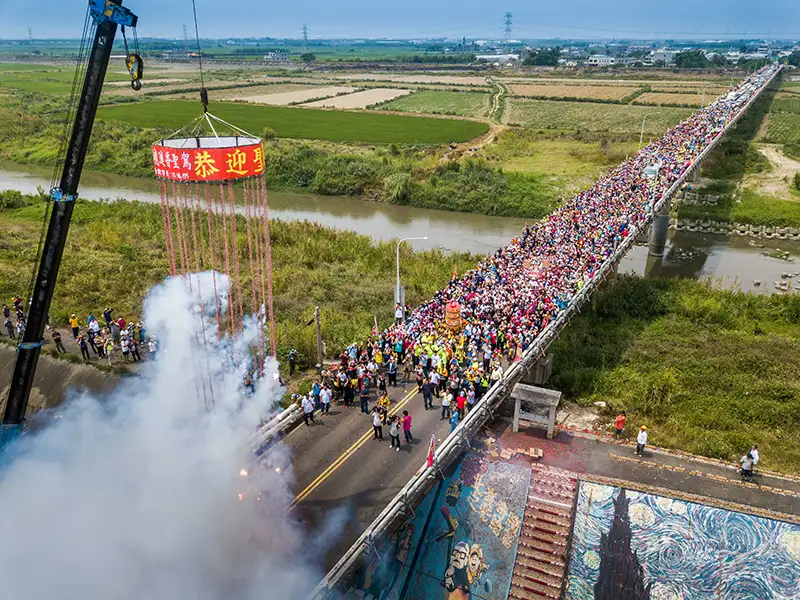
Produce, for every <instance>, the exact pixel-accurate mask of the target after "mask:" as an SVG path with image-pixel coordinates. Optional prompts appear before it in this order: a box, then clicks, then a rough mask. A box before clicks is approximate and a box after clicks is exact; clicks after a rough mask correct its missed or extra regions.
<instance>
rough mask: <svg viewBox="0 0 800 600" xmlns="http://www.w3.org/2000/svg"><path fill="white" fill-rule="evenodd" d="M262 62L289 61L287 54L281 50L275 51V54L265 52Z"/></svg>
mask: <svg viewBox="0 0 800 600" xmlns="http://www.w3.org/2000/svg"><path fill="white" fill-rule="evenodd" d="M264 60H269V61H280V62H283V61H287V60H289V53H288V52H283V51H281V50H277V51H275V52H267V53H266V54H265V55H264Z"/></svg>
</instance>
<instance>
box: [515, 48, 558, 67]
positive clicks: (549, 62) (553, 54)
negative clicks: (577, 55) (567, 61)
mask: <svg viewBox="0 0 800 600" xmlns="http://www.w3.org/2000/svg"><path fill="white" fill-rule="evenodd" d="M560 57H561V47H560V46H556V47H554V48H539V49H538V50H535V51H532V52H531V55H530V56H529V57H528V58H526V59H525V60H524V61H523V62H522V64H523V65H527V66H537V67H555V66H556V65H558V59H559V58H560Z"/></svg>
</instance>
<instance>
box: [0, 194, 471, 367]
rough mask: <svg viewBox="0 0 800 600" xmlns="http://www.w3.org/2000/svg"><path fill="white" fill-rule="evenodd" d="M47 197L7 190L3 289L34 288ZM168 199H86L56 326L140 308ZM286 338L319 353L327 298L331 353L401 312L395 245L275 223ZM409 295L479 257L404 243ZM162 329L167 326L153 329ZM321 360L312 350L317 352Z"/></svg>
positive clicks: (161, 257)
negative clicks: (108, 310) (396, 303)
mask: <svg viewBox="0 0 800 600" xmlns="http://www.w3.org/2000/svg"><path fill="white" fill-rule="evenodd" d="M44 209H45V202H44V200H43V199H41V198H35V197H31V196H23V195H21V194H19V193H18V192H14V191H7V192H0V230H1V231H3V235H2V239H1V240H0V296H2V297H3V298H11V297H13V296H16V295H25V294H27V293H28V289H29V285H30V278H31V272H32V269H33V268H34V262H35V256H36V248H37V245H38V241H39V233H40V230H41V223H42V216H43V212H44ZM162 227H163V226H162V220H161V209H160V207H159V206H154V205H150V204H142V203H138V202H127V201H115V202H107V203H101V202H88V201H78V203H77V204H76V206H75V213H74V216H73V218H72V225H71V228H70V235H69V237H68V239H67V245H66V248H65V250H64V259H63V262H62V264H61V270H60V272H59V277H58V284H57V285H56V290H55V296H54V298H53V303H52V306H51V309H50V320H51V322H52V323H53V324H60V325H65V324H66V323H67V321H68V319H69V315H70V314H72V313H76V314H77V315H79V316H80V317H81V320H83V319H85V318H86V316H87V315H89V314H95V315H97V314H98V313H100V312H102V310H103V308H104V307H105V306H113V307H114V308H115V314H119V315H121V316H125V317H126V318H127V319H130V318H133V317H136V318H138V316H139V315H140V314H141V306H142V299H143V297H144V294H145V293H146V292H147V290H148V289H150V287H152V286H153V285H155V284H157V283H158V282H160V281H162V280H163V279H164V277H165V276H166V275H167V273H168V267H167V255H166V251H165V250H164V237H163V228H162ZM270 232H271V241H272V260H273V269H274V284H275V288H274V289H275V317H276V321H277V334H278V346H279V352H280V353H281V356H284V357H285V356H286V353H287V352H288V350H289V347H290V346H294V347H295V348H297V350H298V352H299V353H300V355H301V362H304V361H305V359H306V357H316V333H315V331H314V328H313V327H306V323H307V322H308V320H309V318H311V316H313V312H314V306H315V305H319V307H320V311H321V315H322V317H321V318H322V333H323V339H324V340H325V343H326V345H327V350H328V353H329V354H330V355H334V354H335V353H336V352H337V351H341V350H343V349H344V348H345V347H346V346H347V345H348V344H350V343H352V342H354V341H356V340H361V339H362V338H363V336H364V334H365V332H368V331H369V330H370V329H371V327H372V324H373V318H374V317H377V319H378V323H379V324H380V325H381V326H385V325H388V323H389V322H391V320H392V318H393V301H392V298H393V294H394V292H393V290H394V283H395V244H394V243H393V242H382V243H372V241H371V240H370V239H369V238H368V237H366V236H362V235H358V234H356V233H353V232H349V231H341V230H335V229H331V228H327V227H323V226H321V225H318V224H315V223H309V222H294V221H292V222H285V221H280V220H275V221H273V222H272V223H271V227H270ZM239 235H240V236H241V240H240V243H239V248H240V251H242V252H243V254H242V256H241V257H240V258H241V268H242V277H243V278H247V277H248V260H247V233H246V230H245V227H244V221H243V219H242V218H241V217H240V218H239ZM401 254H402V263H401V264H402V281H403V285H404V286H405V287H406V294H407V298H408V301H409V302H411V303H412V304H417V303H420V302H422V301H424V300H427V299H428V298H430V297H432V296H433V294H434V293H435V292H436V291H437V290H438V289H440V288H441V287H443V286H444V285H445V284H446V283H447V282H448V281H449V279H450V277H452V274H453V270H457V272H459V273H461V272H463V271H465V270H468V269H470V268H472V267H473V266H474V265H475V263H476V262H477V260H478V257H476V256H472V255H469V254H463V253H451V254H447V255H445V254H444V253H442V252H439V251H427V252H412V251H411V250H410V249H409V248H408V247H407V246H403V247H402V248H401ZM152 333H155V334H158V332H152ZM311 360H313V358H311Z"/></svg>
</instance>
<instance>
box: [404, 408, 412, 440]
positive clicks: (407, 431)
mask: <svg viewBox="0 0 800 600" xmlns="http://www.w3.org/2000/svg"><path fill="white" fill-rule="evenodd" d="M403 437H404V438H405V440H406V444H410V443H411V440H412V439H413V438H412V437H411V415H410V414H408V411H407V410H404V411H403Z"/></svg>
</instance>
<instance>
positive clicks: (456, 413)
mask: <svg viewBox="0 0 800 600" xmlns="http://www.w3.org/2000/svg"><path fill="white" fill-rule="evenodd" d="M775 69H776V66H774V65H769V66H767V67H764V68H763V69H761V70H759V71H757V72H756V73H754V74H753V75H752V76H751V77H750V78H748V79H747V80H746V81H744V82H743V83H741V84H740V85H738V86H736V87H734V88H731V90H729V92H728V93H727V94H726V95H724V96H722V97H721V98H719V99H718V100H716V101H715V102H713V103H712V104H710V105H709V106H708V107H706V108H704V109H702V110H700V111H698V112H697V113H695V114H694V115H693V116H691V117H690V118H688V119H687V120H685V121H683V122H682V123H680V124H678V125H677V126H676V127H674V128H673V129H671V130H670V131H668V132H667V133H666V134H664V135H663V136H662V137H661V138H659V139H658V140H656V141H654V142H652V143H651V144H649V145H648V146H647V147H646V148H644V149H643V150H641V151H640V152H638V153H637V154H636V155H635V156H633V157H632V158H630V159H628V160H626V161H625V162H623V163H622V164H621V165H619V166H618V167H617V168H615V169H614V170H612V171H611V172H609V173H608V174H607V175H605V176H603V177H601V178H600V179H599V180H598V181H597V182H596V183H595V184H594V185H593V186H592V187H591V188H589V189H587V190H585V191H583V192H581V193H579V194H578V195H577V196H575V197H574V198H573V199H572V200H570V201H569V202H567V203H565V204H564V205H563V206H561V207H560V208H559V209H557V210H556V211H555V212H553V213H552V214H551V215H549V216H548V217H546V218H545V219H542V220H541V221H539V222H537V223H535V224H533V225H531V226H528V227H525V229H524V230H523V231H522V233H521V234H520V235H519V236H518V237H516V238H514V239H513V240H511V243H510V244H508V245H507V246H504V247H502V248H500V249H499V250H497V251H496V252H495V253H494V254H493V255H492V256H490V257H488V258H487V259H485V260H484V261H482V262H481V263H479V264H478V265H477V267H476V268H475V269H473V270H471V271H469V272H467V273H465V274H464V275H462V276H461V277H454V278H453V279H452V280H451V281H450V283H449V284H448V285H447V286H446V287H445V288H444V289H442V290H440V291H438V292H437V293H436V294H435V295H434V297H433V298H432V299H431V300H430V301H428V302H426V303H424V304H422V305H420V306H419V307H418V308H417V309H415V310H413V311H410V314H409V316H408V318H403V313H404V311H403V310H402V307H400V306H399V305H398V306H397V307H396V310H395V320H394V324H393V325H392V326H391V327H389V328H388V329H386V330H384V331H383V332H382V333H378V334H377V335H374V336H373V338H372V339H371V340H370V341H369V342H366V343H364V344H361V345H356V344H354V345H352V346H350V348H348V350H347V352H345V353H343V354H342V356H341V357H340V362H339V365H338V366H337V367H336V368H333V369H330V370H326V371H323V372H322V373H321V380H318V381H316V382H315V384H314V389H313V390H312V393H311V395H310V396H311V397H310V399H309V402H310V406H318V405H319V402H320V401H323V400H322V398H324V399H325V400H324V402H326V403H327V404H329V403H330V401H331V399H333V400H341V402H342V403H343V404H344V405H345V406H350V405H353V404H354V403H355V399H356V396H358V398H359V406H360V408H361V411H362V412H364V413H365V414H367V415H372V418H373V426H374V427H376V434H375V436H376V438H380V437H381V435H379V432H378V429H377V428H378V427H379V425H380V426H381V427H382V426H383V425H386V424H387V423H391V424H392V425H393V422H391V421H389V422H387V414H388V397H387V395H386V391H387V388H388V387H389V386H395V385H397V379H398V373H399V371H400V369H401V368H402V377H403V379H405V380H410V379H411V378H412V377H413V380H416V383H417V385H418V389H419V392H421V393H422V395H423V399H424V406H425V409H426V410H427V409H429V408H431V407H432V398H433V397H434V396H439V397H441V398H442V402H441V407H442V408H441V410H442V414H441V418H442V419H447V420H451V427H452V428H455V426H456V425H457V423H458V421H459V419H460V418H463V417H464V415H465V413H466V412H467V411H468V410H469V409H470V407H471V406H473V405H474V404H475V403H476V402H478V401H479V400H480V398H481V397H482V396H483V395H484V394H485V393H486V391H487V390H488V389H489V387H491V385H492V384H493V383H494V382H496V381H499V379H500V378H502V375H503V367H502V364H503V362H504V361H503V359H506V360H507V361H509V362H513V361H516V360H519V359H520V358H521V356H522V354H523V353H524V352H525V350H526V349H527V348H528V347H529V346H530V345H531V344H532V343H533V341H534V340H535V339H536V338H537V336H538V335H539V334H540V333H541V332H542V330H543V329H544V328H545V327H546V326H547V325H548V323H550V322H551V321H552V320H553V319H555V318H556V317H557V316H558V315H559V313H560V312H562V311H563V310H564V309H565V308H566V307H567V305H568V304H569V302H570V301H571V300H572V299H573V298H574V297H575V295H576V294H577V293H578V292H579V291H580V290H581V289H582V288H583V286H585V285H586V284H587V283H589V282H590V281H592V280H593V278H594V277H595V276H596V275H597V273H598V271H599V270H600V268H601V266H602V265H603V264H604V263H605V262H606V261H607V260H608V259H609V258H610V257H611V256H612V255H613V254H614V253H615V251H616V250H617V249H618V248H619V246H620V244H621V243H622V242H623V240H625V238H627V237H628V236H630V235H631V234H632V233H633V232H635V231H637V230H638V228H639V225H641V224H642V223H643V222H644V221H645V220H646V219H647V218H648V216H649V215H650V214H651V213H652V211H653V207H654V206H655V205H656V204H658V202H659V200H660V199H661V198H662V197H663V196H664V194H665V193H666V192H667V191H668V190H669V188H670V187H671V186H672V185H673V184H674V183H675V182H676V181H677V180H678V179H679V178H680V177H681V176H682V175H683V174H684V173H685V172H686V171H687V169H689V168H690V167H691V166H692V164H693V163H694V161H695V160H696V159H697V158H698V156H699V155H700V153H701V152H702V151H703V150H705V149H706V148H707V147H708V146H709V144H710V143H711V142H713V141H714V139H715V138H716V137H717V136H718V135H719V134H720V133H721V132H722V130H723V129H724V128H725V127H726V126H727V125H728V124H729V123H730V122H731V121H732V119H734V117H736V115H737V114H738V113H739V111H740V110H741V109H742V108H743V107H744V106H745V104H746V103H747V102H748V101H749V100H750V99H751V98H752V97H753V96H754V94H756V93H757V92H758V91H759V90H760V89H761V88H762V87H763V85H764V83H765V82H766V81H767V80H768V79H769V78H770V77H771V75H772V74H773V72H774V70H775ZM655 166H657V169H654V168H653V167H655ZM647 167H651V168H650V169H648V171H649V173H647V174H646V172H645V169H646V168H647ZM452 302H456V303H457V304H458V306H459V308H460V312H461V327H459V328H452V327H450V326H448V324H447V322H446V319H445V313H446V308H447V306H448V304H450V303H452ZM372 389H376V390H377V398H378V400H377V403H376V405H375V406H374V407H373V408H372V410H370V407H369V405H370V401H371V395H372ZM318 390H325V393H324V395H323V393H322V392H320V391H318ZM379 421H380V423H379ZM646 435H647V434H646V429H641V430H640V432H639V437H640V438H643V439H641V440H640V444H641V447H642V448H643V447H644V445H645V444H646Z"/></svg>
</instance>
